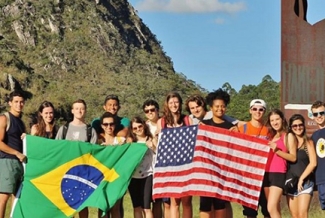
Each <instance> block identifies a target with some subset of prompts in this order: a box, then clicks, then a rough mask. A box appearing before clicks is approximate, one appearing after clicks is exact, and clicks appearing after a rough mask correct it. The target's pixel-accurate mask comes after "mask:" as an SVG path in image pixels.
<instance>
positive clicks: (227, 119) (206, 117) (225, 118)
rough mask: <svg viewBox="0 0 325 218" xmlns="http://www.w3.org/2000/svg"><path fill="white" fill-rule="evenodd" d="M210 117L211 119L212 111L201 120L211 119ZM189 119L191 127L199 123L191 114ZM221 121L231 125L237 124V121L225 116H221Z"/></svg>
mask: <svg viewBox="0 0 325 218" xmlns="http://www.w3.org/2000/svg"><path fill="white" fill-rule="evenodd" d="M212 117H213V114H212V111H208V112H207V113H206V114H205V116H204V117H203V120H209V119H212ZM190 118H191V119H192V121H193V125H196V124H199V122H200V121H201V120H199V119H198V118H196V117H194V116H193V114H191V115H190ZM223 119H224V120H226V121H228V122H230V123H232V124H233V125H237V123H238V122H239V121H238V120H237V119H235V118H232V117H229V116H227V115H223Z"/></svg>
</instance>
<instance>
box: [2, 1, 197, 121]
mask: <svg viewBox="0 0 325 218" xmlns="http://www.w3.org/2000/svg"><path fill="white" fill-rule="evenodd" d="M0 75H1V76H2V77H0V91H1V92H0V98H1V102H0V104H1V105H2V106H3V105H5V102H6V98H7V94H8V93H9V92H10V91H12V90H13V89H22V90H24V91H25V92H26V94H28V98H29V99H28V101H27V104H26V109H25V112H26V113H27V114H30V113H32V112H33V111H35V110H36V109H37V107H38V105H39V104H40V103H41V101H43V100H49V101H52V102H53V103H54V104H55V105H56V107H57V109H58V111H61V112H62V111H63V112H64V111H67V110H68V106H69V105H70V103H71V102H72V101H74V100H75V99H77V98H83V99H85V100H86V102H87V103H88V105H89V109H90V110H89V116H88V117H92V116H98V115H99V114H100V113H101V112H102V111H101V105H102V104H103V100H104V98H105V95H107V94H112V93H114V94H117V95H119V96H120V98H121V102H122V104H123V105H122V110H121V112H122V113H123V114H124V115H128V116H132V115H134V114H135V113H139V112H140V111H141V110H140V108H141V107H140V105H141V104H142V102H143V101H144V100H146V99H148V98H154V99H157V100H158V101H159V102H162V100H163V98H164V96H165V95H166V93H167V92H169V91H171V90H177V91H179V92H181V94H182V95H183V96H184V98H185V97H186V96H187V95H189V94H190V93H193V92H200V91H202V89H201V88H200V87H198V86H197V85H196V84H195V83H194V82H193V81H189V80H187V79H186V77H185V76H184V75H183V74H178V73H175V71H174V69H173V64H172V61H171V59H170V58H169V57H168V56H166V54H165V52H164V51H163V50H162V47H161V45H160V43H159V41H158V40H157V38H156V36H155V35H154V34H153V33H151V31H150V30H149V29H148V27H147V26H146V25H145V24H144V23H143V22H142V20H141V19H140V18H139V17H138V15H137V13H136V11H135V10H134V8H133V7H132V6H131V5H130V4H129V3H128V1H127V0H43V1H37V0H29V1H27V0H0ZM2 108H3V107H2ZM62 114H64V113H61V116H62ZM64 118H65V117H64ZM89 119H90V118H89Z"/></svg>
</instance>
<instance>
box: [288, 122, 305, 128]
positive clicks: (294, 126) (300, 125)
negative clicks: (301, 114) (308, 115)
mask: <svg viewBox="0 0 325 218" xmlns="http://www.w3.org/2000/svg"><path fill="white" fill-rule="evenodd" d="M298 127H304V124H302V123H299V124H293V125H291V128H292V129H297V128H298Z"/></svg>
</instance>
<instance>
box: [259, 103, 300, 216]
mask: <svg viewBox="0 0 325 218" xmlns="http://www.w3.org/2000/svg"><path fill="white" fill-rule="evenodd" d="M266 126H267V127H268V130H269V134H270V137H269V138H270V140H271V141H270V142H269V146H270V148H271V151H270V153H269V157H268V160H267V164H266V169H265V175H264V181H263V187H264V191H265V195H266V199H267V209H268V211H269V213H270V216H271V217H272V218H280V217H281V208H280V199H281V196H282V192H283V188H284V183H285V178H286V171H287V161H290V162H295V161H296V153H297V138H296V136H295V135H294V134H293V133H288V134H287V126H288V125H287V121H286V119H285V118H284V114H283V113H282V111H280V110H278V109H274V110H272V111H270V112H269V114H268V116H267V122H266Z"/></svg>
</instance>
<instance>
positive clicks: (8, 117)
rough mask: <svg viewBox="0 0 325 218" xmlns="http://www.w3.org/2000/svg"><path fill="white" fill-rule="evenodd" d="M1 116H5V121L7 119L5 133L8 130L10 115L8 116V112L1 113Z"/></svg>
mask: <svg viewBox="0 0 325 218" xmlns="http://www.w3.org/2000/svg"><path fill="white" fill-rule="evenodd" d="M3 115H5V116H6V119H7V127H6V132H7V131H8V130H9V128H10V115H9V112H5V113H3Z"/></svg>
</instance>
